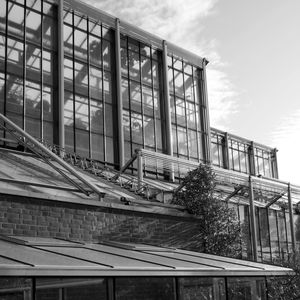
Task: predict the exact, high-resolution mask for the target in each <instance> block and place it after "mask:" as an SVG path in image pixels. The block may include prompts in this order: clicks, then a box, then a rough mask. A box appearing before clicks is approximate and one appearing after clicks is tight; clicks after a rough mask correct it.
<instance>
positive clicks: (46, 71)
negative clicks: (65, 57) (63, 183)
mask: <svg viewBox="0 0 300 300" xmlns="http://www.w3.org/2000/svg"><path fill="white" fill-rule="evenodd" d="M26 4H27V6H24V2H20V1H2V3H1V13H0V15H1V17H0V71H1V72H6V73H3V75H2V76H1V79H2V81H1V82H0V83H1V85H0V89H1V90H0V95H1V97H0V98H1V99H2V105H0V111H1V112H2V113H4V114H5V115H6V116H7V117H8V118H10V119H11V120H12V121H13V122H16V124H17V125H19V126H20V127H21V128H23V129H25V131H27V132H28V133H30V134H31V135H33V136H34V137H37V138H41V139H44V140H47V141H48V142H50V143H53V142H54V133H53V122H54V119H53V113H52V111H53V105H54V99H56V98H57V97H56V95H55V90H56V89H55V88H54V87H56V81H55V78H57V76H55V73H54V72H53V71H54V70H56V69H57V59H56V56H57V54H56V51H57V46H56V44H57V43H56V40H57V34H56V33H57V29H56V25H55V24H56V23H57V20H56V19H55V16H56V14H55V13H53V11H54V10H55V6H54V5H52V4H49V3H47V2H46V1H33V2H32V1H27V2H26ZM49 11H52V14H50V15H47V16H46V14H48V13H49ZM6 18H7V22H6ZM6 24H7V28H6ZM3 137H4V138H5V139H4V140H3V141H2V143H3V142H5V143H6V144H8V145H9V142H8V140H9V138H10V136H9V134H6V135H5V136H4V133H2V134H1V138H3Z"/></svg>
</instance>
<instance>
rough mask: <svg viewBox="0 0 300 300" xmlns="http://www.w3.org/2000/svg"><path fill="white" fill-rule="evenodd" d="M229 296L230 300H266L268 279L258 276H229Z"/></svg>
mask: <svg viewBox="0 0 300 300" xmlns="http://www.w3.org/2000/svg"><path fill="white" fill-rule="evenodd" d="M227 288H228V296H229V299H230V300H255V299H260V300H266V299H267V295H266V281H265V279H264V278H256V277H252V278H251V277H240V278H234V277H228V278H227Z"/></svg>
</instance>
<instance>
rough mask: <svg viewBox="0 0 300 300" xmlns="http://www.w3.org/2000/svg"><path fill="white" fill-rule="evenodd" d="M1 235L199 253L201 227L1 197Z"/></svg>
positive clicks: (151, 216) (180, 220) (153, 217)
mask: <svg viewBox="0 0 300 300" xmlns="http://www.w3.org/2000/svg"><path fill="white" fill-rule="evenodd" d="M0 207H1V209H0V234H4V235H25V236H41V237H59V238H64V239H72V240H81V241H90V242H97V241H100V240H114V241H123V242H137V243H148V244H152V245H160V246H174V247H177V248H186V249H190V250H197V249H198V247H199V241H198V239H197V223H196V221H195V220H194V219H192V218H186V217H175V216H167V215H159V214H151V213H143V212H136V211H128V210H127V211H126V210H122V209H114V208H106V207H95V206H87V205H81V204H73V203H65V202H58V201H53V200H51V201H49V200H44V199H34V198H28V197H20V196H14V195H0Z"/></svg>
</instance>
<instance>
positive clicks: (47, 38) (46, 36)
mask: <svg viewBox="0 0 300 300" xmlns="http://www.w3.org/2000/svg"><path fill="white" fill-rule="evenodd" d="M44 3H45V2H44ZM65 28H66V26H65V27H64V29H65ZM56 32H57V29H56V21H55V20H54V19H52V18H49V17H47V16H44V17H43V47H46V48H48V49H51V50H56V49H57V33H56ZM68 34H69V36H68V37H69V38H70V32H69V33H68ZM69 42H71V41H69ZM71 43H72V42H71Z"/></svg>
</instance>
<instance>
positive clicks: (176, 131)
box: [169, 56, 179, 157]
mask: <svg viewBox="0 0 300 300" xmlns="http://www.w3.org/2000/svg"><path fill="white" fill-rule="evenodd" d="M171 69H172V73H173V78H172V81H173V82H172V83H173V99H174V110H175V114H174V115H175V134H176V152H177V157H179V148H178V122H177V106H176V102H177V101H176V93H175V75H174V57H173V56H172V66H171ZM169 97H170V95H169ZM171 133H172V134H173V129H172V128H171ZM173 152H174V150H173Z"/></svg>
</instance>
